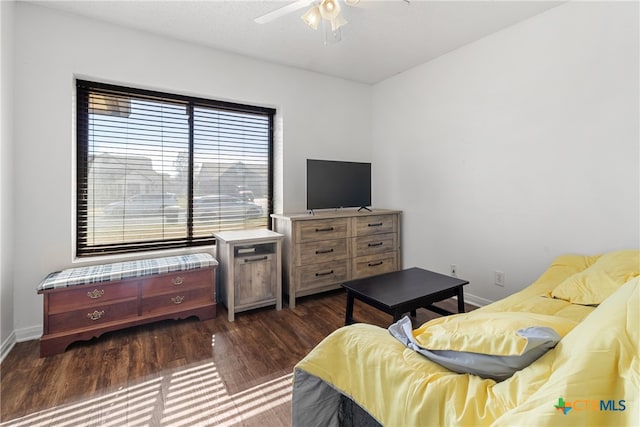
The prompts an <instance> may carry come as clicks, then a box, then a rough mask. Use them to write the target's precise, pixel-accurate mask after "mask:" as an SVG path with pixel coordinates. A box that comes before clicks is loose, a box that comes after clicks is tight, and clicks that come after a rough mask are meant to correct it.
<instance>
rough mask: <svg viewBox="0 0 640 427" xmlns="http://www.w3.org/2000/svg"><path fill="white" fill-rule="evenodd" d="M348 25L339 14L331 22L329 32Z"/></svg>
mask: <svg viewBox="0 0 640 427" xmlns="http://www.w3.org/2000/svg"><path fill="white" fill-rule="evenodd" d="M348 23H349V21H347V20H346V19H344V16H342V14H340V13H339V14H338V15H337V16H336V17H335V18H333V19H332V20H331V31H333V32H335V31H338V29H339V28H340V27H342V26H343V25H345V24H348Z"/></svg>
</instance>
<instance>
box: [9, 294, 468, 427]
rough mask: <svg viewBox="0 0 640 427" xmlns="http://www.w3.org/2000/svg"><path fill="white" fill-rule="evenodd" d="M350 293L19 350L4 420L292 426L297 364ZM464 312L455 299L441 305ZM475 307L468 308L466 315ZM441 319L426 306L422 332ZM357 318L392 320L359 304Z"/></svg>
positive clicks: (335, 322)
mask: <svg viewBox="0 0 640 427" xmlns="http://www.w3.org/2000/svg"><path fill="white" fill-rule="evenodd" d="M345 304H346V296H345V293H344V291H342V290H339V291H334V292H329V293H325V294H321V295H315V296H310V297H306V298H301V299H300V300H299V301H298V303H297V304H296V308H295V309H293V310H292V309H289V308H288V307H284V308H283V310H281V311H276V310H275V309H273V308H270V309H260V310H255V311H251V312H245V313H238V314H237V315H236V320H235V322H228V321H227V313H226V310H225V309H224V306H222V305H221V304H219V305H218V316H217V317H216V318H215V319H213V320H208V321H204V322H200V321H198V320H197V319H186V320H181V321H163V322H157V323H154V324H151V325H144V326H139V327H135V328H130V329H127V330H123V331H118V332H113V333H108V334H105V335H103V336H102V337H100V338H99V339H94V340H91V341H89V342H79V343H74V344H72V345H71V346H70V347H69V348H68V349H67V351H66V352H64V353H62V354H58V355H55V356H51V357H46V358H40V357H39V341H37V340H35V341H29V342H24V343H18V344H16V346H15V347H14V348H13V349H12V350H11V352H10V353H9V354H8V355H7V357H6V358H5V360H4V361H3V362H2V364H1V365H0V421H1V422H2V425H17V426H20V425H29V426H35V425H38V426H50V425H51V426H63V425H70V426H75V425H84V426H109V425H113V426H125V425H126V426H196V425H199V426H209V425H243V426H278V425H283V426H288V425H290V424H291V416H290V413H291V380H292V371H293V367H294V365H295V364H296V363H297V362H298V361H299V360H300V359H302V358H303V357H304V356H305V355H306V354H307V353H308V352H309V351H310V350H311V349H312V348H313V347H314V346H315V345H316V344H318V343H319V342H320V341H321V340H322V339H323V338H324V337H326V336H327V335H328V334H329V333H331V332H332V331H334V330H336V329H337V328H339V327H341V326H342V325H343V323H344V310H345ZM439 305H440V306H441V307H443V308H446V309H448V310H451V311H454V312H455V311H456V310H457V303H456V301H455V300H447V301H443V302H442V303H439ZM473 308H474V307H472V306H469V305H467V310H471V309H473ZM433 317H437V315H436V314H435V313H432V312H430V311H427V310H425V309H419V310H418V312H417V317H416V318H415V319H414V325H418V324H421V323H423V322H425V321H427V320H429V319H431V318H433ZM354 318H355V319H356V321H361V322H366V323H371V324H375V325H378V326H381V327H387V326H388V325H389V324H390V323H391V321H392V319H391V316H389V315H387V314H385V313H382V312H380V311H378V310H376V309H373V308H371V307H369V306H367V305H365V304H363V303H361V302H360V301H357V300H356V303H355V309H354Z"/></svg>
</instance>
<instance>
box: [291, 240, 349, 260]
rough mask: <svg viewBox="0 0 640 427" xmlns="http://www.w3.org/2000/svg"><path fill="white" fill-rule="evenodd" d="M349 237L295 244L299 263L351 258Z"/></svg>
mask: <svg viewBox="0 0 640 427" xmlns="http://www.w3.org/2000/svg"><path fill="white" fill-rule="evenodd" d="M347 243H348V240H347V239H334V240H320V241H317V242H311V243H301V244H299V245H296V246H295V250H296V260H297V261H296V263H297V265H309V264H319V263H323V262H329V261H336V260H341V259H347V258H349V249H348V245H347Z"/></svg>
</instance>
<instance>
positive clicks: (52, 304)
mask: <svg viewBox="0 0 640 427" xmlns="http://www.w3.org/2000/svg"><path fill="white" fill-rule="evenodd" d="M137 296H138V279H134V280H125V281H122V282H107V283H93V284H90V285H81V286H74V287H70V288H64V289H57V290H53V291H51V292H50V293H49V294H48V298H49V314H56V313H62V312H64V311H69V310H75V309H78V308H83V307H97V306H101V305H102V306H103V305H105V304H108V303H109V302H111V301H117V300H121V299H126V298H136V297H137Z"/></svg>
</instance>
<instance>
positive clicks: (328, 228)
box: [316, 227, 333, 233]
mask: <svg viewBox="0 0 640 427" xmlns="http://www.w3.org/2000/svg"><path fill="white" fill-rule="evenodd" d="M322 231H333V227H325V228H316V233H320V232H322Z"/></svg>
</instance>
